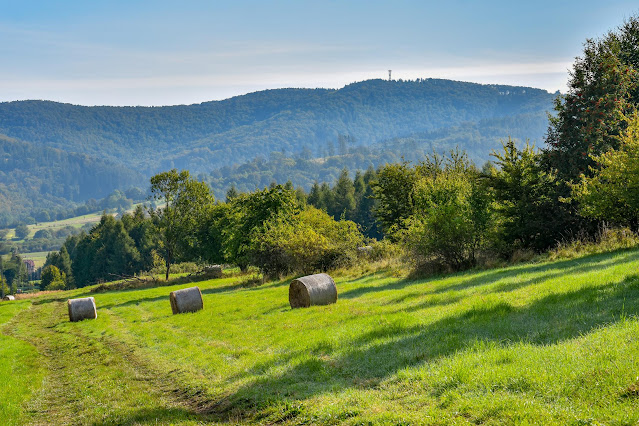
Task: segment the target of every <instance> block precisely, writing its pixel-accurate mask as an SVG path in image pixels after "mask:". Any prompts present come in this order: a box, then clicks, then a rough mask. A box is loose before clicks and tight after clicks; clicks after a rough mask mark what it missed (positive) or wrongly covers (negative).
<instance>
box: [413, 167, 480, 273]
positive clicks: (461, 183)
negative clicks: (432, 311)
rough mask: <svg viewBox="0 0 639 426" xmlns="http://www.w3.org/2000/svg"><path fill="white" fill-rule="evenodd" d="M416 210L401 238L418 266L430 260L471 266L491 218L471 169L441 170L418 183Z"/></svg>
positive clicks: (445, 263)
mask: <svg viewBox="0 0 639 426" xmlns="http://www.w3.org/2000/svg"><path fill="white" fill-rule="evenodd" d="M415 200H416V201H415V205H416V207H417V208H416V211H417V213H415V214H414V215H413V216H411V217H410V218H409V219H408V220H407V221H406V222H405V223H406V224H407V226H406V230H405V231H404V232H403V234H402V241H403V243H404V245H405V247H406V248H407V250H408V253H409V255H410V257H411V258H412V260H413V262H414V263H415V264H416V265H417V266H418V267H419V266H421V265H423V264H426V263H428V262H430V261H432V260H436V261H437V262H440V263H442V264H443V265H446V266H447V267H449V268H452V269H454V270H458V269H462V268H465V267H469V266H473V265H474V264H475V262H476V256H477V254H478V252H479V250H480V249H481V248H482V246H483V244H484V242H485V238H486V230H487V228H488V224H489V221H490V219H491V216H490V212H489V209H488V206H489V201H488V198H487V197H486V195H485V192H484V191H482V189H481V188H479V187H478V185H477V183H476V173H474V171H473V170H472V169H466V170H458V169H451V170H442V171H440V172H439V173H437V174H436V175H435V176H432V177H426V178H424V179H422V180H420V181H419V182H418V184H417V185H416V189H415Z"/></svg>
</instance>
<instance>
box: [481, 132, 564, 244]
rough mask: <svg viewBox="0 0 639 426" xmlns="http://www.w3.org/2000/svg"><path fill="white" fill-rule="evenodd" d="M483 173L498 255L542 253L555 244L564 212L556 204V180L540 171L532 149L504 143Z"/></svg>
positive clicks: (561, 206)
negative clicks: (491, 200)
mask: <svg viewBox="0 0 639 426" xmlns="http://www.w3.org/2000/svg"><path fill="white" fill-rule="evenodd" d="M492 156H493V157H494V158H495V160H493V161H494V164H495V165H496V166H497V167H491V168H490V169H489V170H488V171H487V176H486V177H487V182H486V185H487V186H488V189H490V191H491V192H492V197H493V199H494V209H495V221H496V222H497V235H496V236H495V237H496V241H495V245H496V247H497V248H498V251H499V252H500V253H502V254H505V255H510V254H512V253H514V252H515V251H516V250H519V249H524V250H526V249H532V250H535V251H541V250H545V249H547V248H548V247H550V246H552V245H553V244H555V243H556V241H557V240H558V236H559V235H560V234H561V232H562V228H561V226H562V225H563V224H564V223H565V222H566V220H565V219H564V218H563V215H564V214H565V209H564V206H563V205H562V204H560V202H559V200H558V195H559V194H558V188H557V181H556V176H555V175H554V174H552V173H549V172H547V171H545V170H544V167H543V165H542V164H541V160H542V157H541V155H540V154H538V153H536V152H535V149H534V147H533V146H530V145H529V144H526V146H525V147H524V148H523V149H521V150H520V149H517V147H516V145H515V143H514V141H513V140H512V139H510V138H509V139H508V141H507V142H505V143H504V144H503V149H502V151H501V152H493V153H492Z"/></svg>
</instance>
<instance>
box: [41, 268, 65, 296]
mask: <svg viewBox="0 0 639 426" xmlns="http://www.w3.org/2000/svg"><path fill="white" fill-rule="evenodd" d="M65 288H66V275H65V273H64V272H60V269H58V268H57V267H56V266H54V265H47V266H45V267H44V268H43V269H42V276H41V278H40V290H46V291H51V290H64V289H65Z"/></svg>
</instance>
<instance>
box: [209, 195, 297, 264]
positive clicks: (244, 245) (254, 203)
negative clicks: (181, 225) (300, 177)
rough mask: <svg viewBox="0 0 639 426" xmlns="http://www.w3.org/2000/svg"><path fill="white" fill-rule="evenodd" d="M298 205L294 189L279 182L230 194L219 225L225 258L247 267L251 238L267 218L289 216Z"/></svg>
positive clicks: (249, 259)
mask: <svg viewBox="0 0 639 426" xmlns="http://www.w3.org/2000/svg"><path fill="white" fill-rule="evenodd" d="M299 209H300V206H299V201H298V199H297V197H296V193H295V191H293V190H292V189H286V188H285V187H283V186H282V185H273V186H272V187H270V188H265V189H263V190H257V191H255V192H252V193H248V194H247V193H244V194H240V195H238V196H237V197H235V198H233V199H232V200H231V203H230V208H229V210H228V216H227V218H228V219H225V221H224V225H225V226H224V228H223V229H222V231H221V233H222V238H223V240H224V241H223V247H224V256H225V258H226V259H227V260H228V261H229V262H232V263H235V264H236V265H238V266H239V267H240V268H241V269H242V270H246V268H247V267H248V265H249V264H250V263H251V242H252V240H253V239H254V237H255V235H256V234H257V233H260V232H262V231H263V229H264V227H265V226H266V225H265V224H266V223H267V222H268V221H269V220H274V219H275V218H278V217H283V218H286V217H289V216H291V215H293V214H295V213H297V212H298V211H299Z"/></svg>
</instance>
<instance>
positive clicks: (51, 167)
mask: <svg viewBox="0 0 639 426" xmlns="http://www.w3.org/2000/svg"><path fill="white" fill-rule="evenodd" d="M142 182H144V178H143V176H142V175H141V174H139V173H137V172H136V171H134V170H131V169H130V168H127V167H125V166H123V165H119V164H114V163H112V162H110V161H105V160H102V159H100V158H95V157H91V156H88V155H86V154H77V153H72V152H66V151H63V150H59V149H55V148H49V147H46V146H42V145H40V144H35V143H29V142H24V141H20V140H17V139H13V138H10V137H7V136H5V135H0V225H1V224H4V225H6V224H8V223H12V222H13V221H14V220H21V219H23V218H24V217H25V216H29V215H33V214H34V212H35V211H36V210H45V209H55V208H59V207H63V208H67V207H70V206H71V204H72V202H74V201H85V200H88V199H90V198H96V199H98V198H103V197H106V196H107V195H109V193H110V192H111V191H113V189H114V188H127V187H130V186H132V185H136V184H138V185H139V184H141V183H142Z"/></svg>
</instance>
